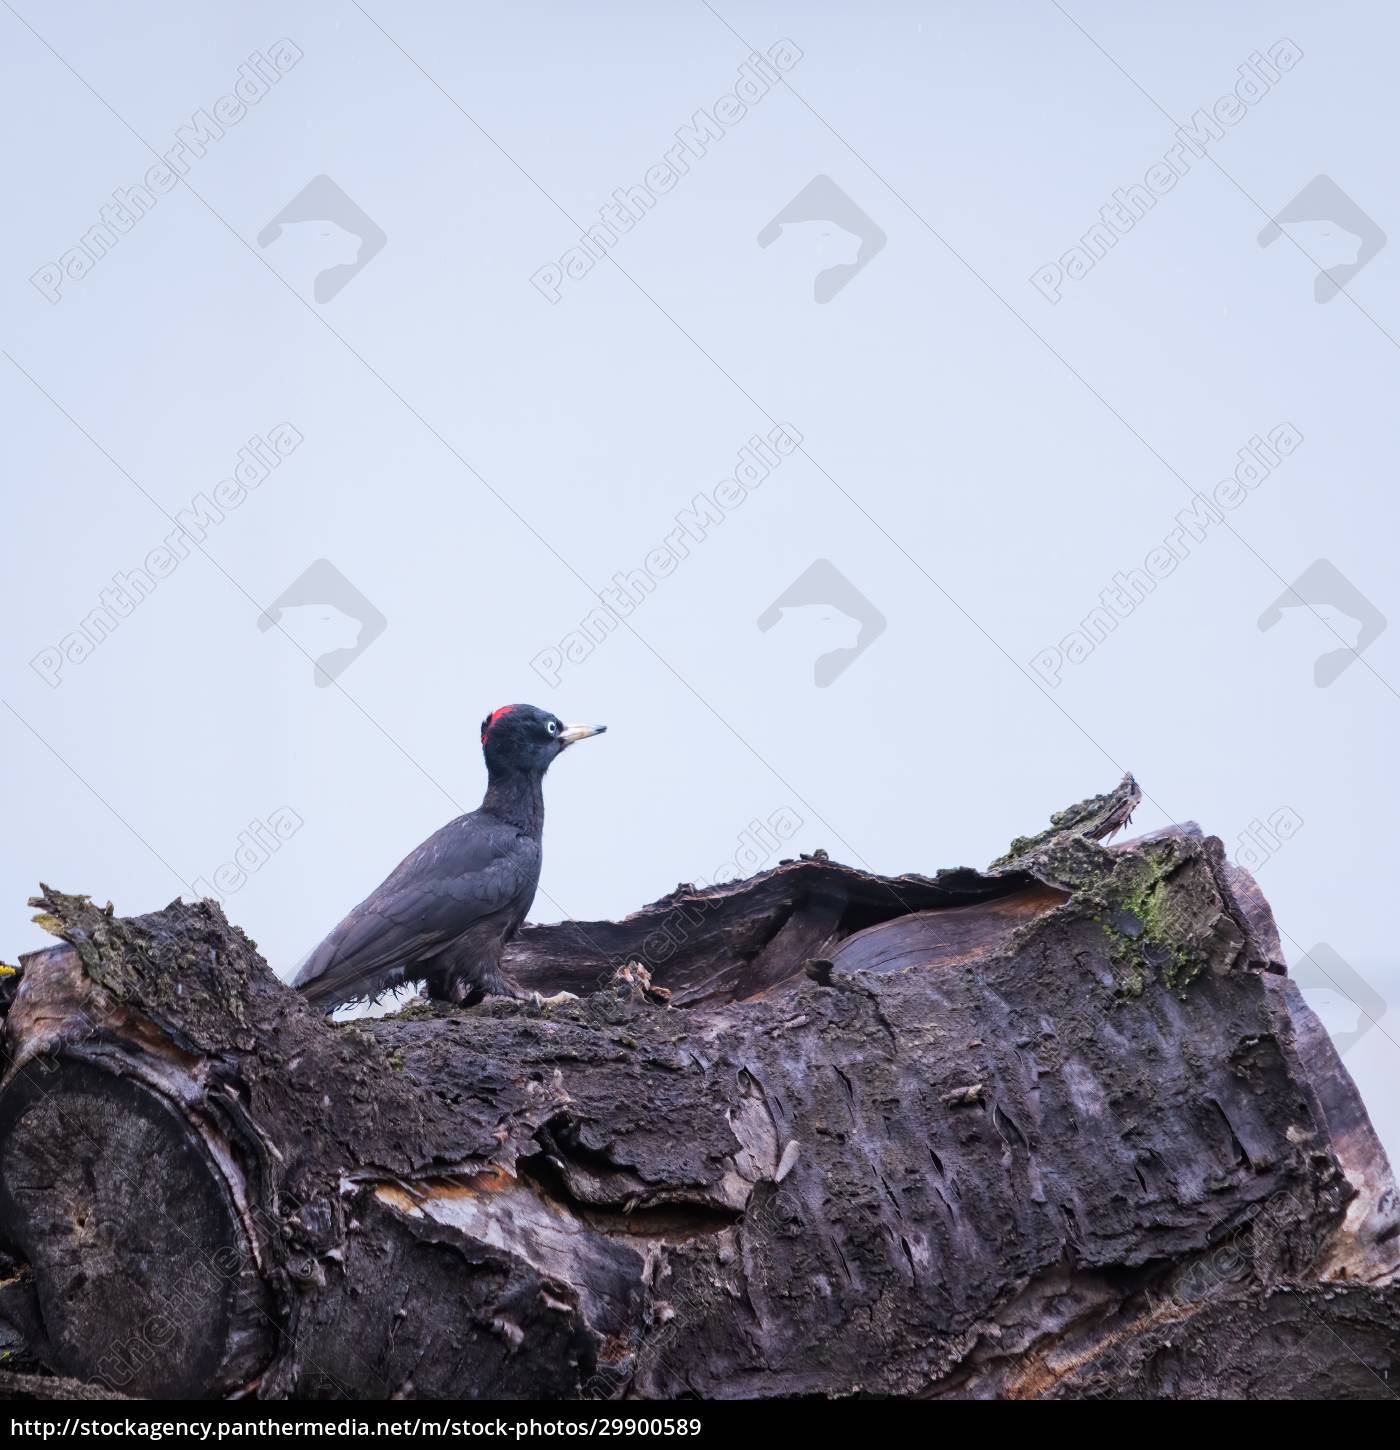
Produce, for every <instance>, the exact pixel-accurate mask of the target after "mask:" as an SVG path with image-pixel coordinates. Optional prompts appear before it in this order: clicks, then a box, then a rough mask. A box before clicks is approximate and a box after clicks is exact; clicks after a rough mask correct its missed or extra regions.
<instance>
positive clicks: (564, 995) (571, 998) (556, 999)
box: [529, 992, 578, 1007]
mask: <svg viewBox="0 0 1400 1450" xmlns="http://www.w3.org/2000/svg"><path fill="white" fill-rule="evenodd" d="M529 1000H530V1003H531V1005H532V1006H535V1007H562V1006H563V1005H564V1003H565V1002H577V1001H578V993H577V992H556V993H555V994H554V995H553V996H552V997H541V996H540V994H539V993H538V992H531V993H530V997H529Z"/></svg>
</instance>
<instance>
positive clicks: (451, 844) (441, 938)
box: [292, 811, 540, 1006]
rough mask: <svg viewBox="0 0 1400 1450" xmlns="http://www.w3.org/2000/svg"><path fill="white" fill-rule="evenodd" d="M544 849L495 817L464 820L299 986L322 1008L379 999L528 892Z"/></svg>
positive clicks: (368, 903) (336, 941)
mask: <svg viewBox="0 0 1400 1450" xmlns="http://www.w3.org/2000/svg"><path fill="white" fill-rule="evenodd" d="M539 861H540V855H539V844H538V843H537V842H535V841H533V840H531V839H530V838H529V837H528V836H524V835H522V834H521V833H520V832H519V831H517V830H516V829H515V828H514V827H513V826H508V825H506V824H505V823H504V822H502V821H498V820H496V819H495V818H494V817H492V816H485V815H482V814H481V813H480V812H477V811H474V812H473V813H472V814H471V815H468V816H459V817H458V818H457V819H456V820H455V821H450V822H449V823H448V824H447V825H445V826H444V827H443V828H442V829H441V830H439V831H437V832H435V833H434V834H433V835H431V836H429V837H428V839H427V840H426V841H424V842H423V844H422V845H421V846H419V847H418V849H417V850H416V851H413V852H412V853H411V854H410V855H408V856H406V857H405V858H404V859H403V860H402V861H401V862H399V864H398V865H397V866H396V867H395V868H394V870H393V872H392V873H391V874H390V875H389V876H388V878H387V879H386V880H385V881H384V882H383V884H382V885H380V886H379V887H377V888H376V889H375V890H374V891H373V892H371V893H370V895H369V896H367V897H366V898H365V899H364V900H363V901H362V902H361V903H360V904H359V905H358V906H357V907H356V908H355V909H354V910H353V911H352V912H351V913H350V914H349V915H348V916H347V917H346V918H345V920H344V921H342V922H341V923H340V925H339V926H337V927H336V928H335V929H334V930H333V931H332V932H331V934H330V935H329V936H328V937H327V938H326V939H325V941H323V942H322V943H321V945H320V946H318V947H317V948H316V950H315V951H313V952H312V953H311V955H310V956H309V957H307V959H306V961H305V962H304V963H302V965H301V967H300V969H299V970H298V972H297V974H296V977H295V979H294V980H293V983H292V985H293V986H294V987H297V988H300V989H301V990H302V991H303V992H305V993H306V995H307V997H308V998H309V999H310V1000H311V1001H312V1002H315V1003H317V1004H318V1005H321V1006H329V1005H331V1004H333V1003H339V1002H348V1001H351V1000H353V999H354V998H356V997H364V996H373V995H375V994H376V993H377V992H380V991H382V990H383V989H384V988H385V987H386V986H389V985H393V983H392V981H391V980H390V979H391V978H392V977H393V974H394V973H395V971H396V969H398V968H402V967H411V966H412V964H413V963H414V962H415V961H419V960H421V959H423V958H424V957H427V956H430V955H432V954H433V953H434V952H435V951H438V950H440V949H441V948H442V947H444V946H446V945H447V944H448V943H449V942H451V941H453V940H454V939H455V938H456V937H459V936H461V934H462V933H463V932H464V931H466V930H467V929H468V928H469V927H470V926H471V925H472V924H473V922H476V921H480V920H481V919H482V918H483V917H486V916H490V915H492V914H493V913H494V912H497V911H500V910H501V909H502V908H503V907H506V906H508V905H509V904H510V903H511V902H512V901H513V900H515V899H517V898H518V897H520V896H521V895H523V894H525V893H526V892H527V891H528V890H529V888H530V886H531V884H532V879H533V878H537V876H538V872H539Z"/></svg>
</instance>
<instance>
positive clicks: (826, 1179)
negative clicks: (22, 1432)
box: [0, 777, 1400, 1398]
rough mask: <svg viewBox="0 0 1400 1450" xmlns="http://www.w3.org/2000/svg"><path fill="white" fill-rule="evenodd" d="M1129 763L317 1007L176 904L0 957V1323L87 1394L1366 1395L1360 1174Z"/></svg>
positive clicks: (1238, 925)
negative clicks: (921, 849)
mask: <svg viewBox="0 0 1400 1450" xmlns="http://www.w3.org/2000/svg"><path fill="white" fill-rule="evenodd" d="M1137 799H1138V793H1137V788H1136V786H1135V784H1134V783H1133V781H1132V780H1131V778H1130V777H1129V778H1127V779H1125V781H1124V782H1123V784H1122V785H1120V786H1119V787H1118V789H1117V790H1115V791H1113V792H1111V793H1109V794H1108V795H1106V796H1101V797H1096V798H1094V799H1093V800H1090V801H1086V802H1084V803H1082V804H1081V805H1079V806H1076V807H1072V808H1070V809H1069V810H1068V811H1064V812H1061V813H1059V815H1057V816H1056V817H1055V818H1054V821H1053V823H1052V826H1051V828H1050V829H1049V830H1048V831H1045V832H1043V833H1041V835H1039V836H1037V837H1033V838H1029V839H1022V840H1019V841H1017V842H1016V843H1015V844H1014V845H1013V848H1012V850H1011V852H1009V853H1008V855H1007V856H1005V857H1003V858H1002V859H1001V860H1000V861H998V862H996V863H994V865H993V866H992V867H990V868H988V869H987V870H986V871H981V872H979V871H973V870H969V869H967V868H959V869H957V870H953V871H944V872H940V873H939V874H938V875H936V876H934V877H925V876H917V875H910V876H901V877H893V878H882V877H877V876H873V875H871V874H869V873H866V872H863V871H858V870H855V869H853V868H850V867H845V866H839V865H836V864H834V863H832V862H829V861H827V860H826V859H825V858H824V857H820V856H818V857H814V858H809V857H804V858H802V859H800V860H796V861H791V862H784V863H783V864H782V865H780V866H778V867H777V868H776V869H774V870H771V871H767V872H764V873H762V874H761V875H758V876H755V877H753V878H751V879H749V880H746V881H736V882H732V883H728V884H726V885H721V886H715V887H709V888H705V889H696V888H693V887H689V886H682V887H679V888H678V889H677V890H676V891H675V892H674V893H672V894H671V895H670V896H668V897H666V898H664V899H663V900H662V901H659V902H657V903H655V904H654V905H652V906H650V907H647V908H645V909H644V910H642V911H639V912H637V913H635V914H634V915H632V916H630V917H628V918H626V919H625V920H623V921H620V922H586V923H578V922H571V923H563V924H560V925H555V926H537V927H529V928H526V930H525V931H523V932H522V933H521V934H520V936H519V937H518V939H517V940H516V942H515V943H513V944H512V948H511V950H510V953H509V955H508V959H507V967H508V970H509V971H510V972H511V973H512V974H513V975H514V976H515V977H516V978H517V979H518V980H519V981H521V982H522V983H524V984H525V985H527V986H531V987H536V988H538V989H539V990H540V991H542V992H556V991H559V990H561V989H568V990H571V991H574V992H577V993H579V994H580V1000H579V1001H577V1002H573V1003H568V1004H566V1005H563V1006H559V1007H553V1008H547V1009H542V1008H540V1007H536V1006H532V1005H530V1004H528V1003H521V1002H515V1001H499V1000H493V1001H490V1002H488V1003H486V1004H484V1005H483V1006H481V1007H478V1008H474V1009H470V1010H463V1009H459V1008H455V1007H451V1006H447V1005H443V1004H432V1005H419V1006H415V1007H412V1008H410V1009H408V1010H406V1011H403V1012H400V1013H399V1014H397V1015H395V1016H392V1017H387V1018H381V1019H375V1020H368V1019H360V1020H355V1021H351V1022H347V1023H334V1022H331V1021H328V1020H326V1019H325V1018H323V1017H322V1016H320V1015H319V1014H318V1013H317V1012H315V1011H313V1010H312V1009H311V1008H310V1007H309V1006H308V1005H307V1004H306V1003H305V1002H304V1001H303V1000H302V999H301V998H300V997H299V995H298V994H297V993H296V992H294V991H293V990H292V989H290V988H289V987H287V986H285V985H284V984H283V983H281V982H280V981H278V980H277V979H276V978H275V977H274V976H273V975H272V973H271V972H270V971H269V970H268V968H267V966H266V965H265V963H264V962H263V961H262V960H261V958H260V957H259V956H258V953H257V950H256V948H255V946H254V944H253V943H252V942H251V941H249V940H248V938H247V937H246V936H244V935H243V933H242V932H241V931H239V930H238V929H237V928H236V927H232V926H230V925H229V924H228V923H227V922H226V921H225V919H224V917H223V914H222V913H221V911H220V910H219V908H218V907H217V906H215V905H213V904H212V903H209V902H201V903H198V904H197V905H194V906H187V905H183V904H181V903H175V904H173V905H172V906H170V907H168V908H166V909H165V910H164V911H160V912H155V913H153V914H150V915H147V916H140V917H133V918H119V917H117V916H115V915H114V914H113V912H112V909H111V907H110V906H109V907H107V908H106V909H101V908H98V907H95V906H93V905H92V904H91V903H90V902H89V901H87V900H86V898H82V897H73V896H65V895H63V894H61V893H59V892H57V891H53V890H50V889H48V888H44V890H43V894H42V896H40V897H38V898H36V905H38V906H39V907H40V909H41V912H42V916H41V920H43V921H44V922H45V924H46V925H47V926H48V927H49V929H50V930H52V931H53V932H54V934H55V935H57V936H58V937H60V938H61V939H62V943H63V944H62V945H60V946H57V947H53V948H49V949H47V950H45V951H41V952H36V953H33V954H32V955H30V956H28V957H27V958H25V959H24V961H23V963H22V966H21V970H20V972H19V973H18V975H17V977H16V978H13V979H9V980H8V982H6V981H5V980H4V979H0V1008H7V1009H8V1015H7V1019H6V1022H5V1031H4V1039H3V1041H4V1062H3V1067H4V1078H3V1083H0V1250H3V1253H4V1254H5V1255H7V1256H8V1261H7V1263H6V1264H0V1269H5V1270H6V1272H5V1273H4V1276H3V1279H2V1280H0V1348H4V1347H5V1342H4V1339H3V1336H8V1349H9V1354H8V1362H9V1364H12V1365H13V1366H14V1367H16V1368H18V1369H20V1370H22V1371H28V1372H29V1373H27V1374H26V1375H25V1376H24V1382H25V1384H32V1383H33V1377H34V1375H45V1374H48V1375H56V1376H59V1375H61V1376H67V1377H69V1378H70V1379H71V1380H76V1381H80V1382H83V1383H86V1384H89V1385H91V1386H94V1387H95V1389H94V1391H93V1392H98V1391H101V1390H104V1389H105V1390H106V1391H108V1392H120V1393H123V1394H128V1395H153V1394H160V1395H182V1396H224V1395H232V1394H246V1393H255V1394H257V1395H260V1396H264V1397H269V1398H276V1397H285V1396H297V1397H303V1396H317V1397H328V1396H376V1397H377V1396H385V1395H393V1396H402V1397H433V1398H438V1397H475V1396H493V1397H494V1396H507V1397H509V1396H521V1397H546V1398H549V1397H577V1396H596V1397H617V1396H635V1397H643V1398H654V1397H671V1396H676V1395H683V1394H684V1395H700V1396H704V1397H714V1396H725V1397H736V1396H769V1395H795V1394H807V1395H812V1394H816V1395H851V1394H857V1393H878V1394H899V1395H919V1396H927V1397H937V1396H987V1397H991V1396H1000V1397H1081V1396H1090V1395H1093V1396H1107V1397H1128V1396H1139V1395H1143V1396H1165V1397H1176V1396H1181V1397H1185V1396H1219V1395H1251V1396H1262V1395H1276V1396H1299V1397H1302V1396H1312V1395H1317V1394H1327V1395H1341V1396H1357V1397H1361V1396H1369V1395H1379V1396H1388V1395H1389V1394H1391V1393H1393V1389H1392V1388H1391V1387H1392V1386H1393V1384H1394V1383H1395V1375H1396V1372H1397V1369H1400V1364H1398V1363H1397V1361H1400V1288H1397V1286H1396V1279H1397V1274H1400V1208H1398V1207H1397V1202H1396V1194H1395V1188H1394V1184H1393V1182H1392V1181H1391V1176H1390V1170H1389V1167H1388V1165H1387V1164H1386V1161H1385V1157H1384V1155H1383V1153H1382V1152H1381V1149H1380V1146H1379V1144H1378V1142H1377V1140H1376V1138H1375V1134H1374V1132H1373V1131H1372V1129H1371V1126H1370V1123H1369V1121H1368V1120H1367V1117H1366V1114H1365V1112H1364V1110H1363V1108H1362V1106H1361V1104H1360V1102H1359V1100H1358V1098H1357V1096H1356V1092H1355V1089H1354V1087H1353V1086H1352V1084H1351V1081H1350V1079H1349V1078H1348V1077H1347V1075H1346V1073H1345V1071H1344V1070H1343V1068H1342V1066H1341V1063H1340V1062H1339V1060H1338V1059H1337V1057H1336V1054H1335V1052H1334V1051H1333V1049H1332V1047H1331V1045H1330V1043H1329V1042H1328V1040H1327V1038H1326V1036H1325V1034H1324V1033H1323V1032H1322V1031H1321V1029H1320V1027H1319V1025H1318V1023H1317V1021H1316V1019H1315V1018H1314V1017H1313V1015H1312V1014H1311V1013H1310V1012H1309V1011H1308V1009H1307V1008H1306V1006H1305V1005H1304V1004H1303V1002H1302V999H1301V997H1300V996H1299V994H1298V992H1297V990H1296V988H1295V987H1294V986H1293V985H1292V983H1291V982H1290V981H1289V980H1288V978H1287V977H1286V975H1285V972H1284V966H1283V958H1282V953H1281V951H1280V949H1279V943H1278V937H1277V933H1276V932H1275V930H1274V925H1273V920H1272V916H1271V914H1270V911H1269V908H1268V906H1267V904H1266V903H1265V902H1264V900H1263V898H1262V897H1261V896H1260V894H1259V892H1258V890H1257V887H1256V886H1255V885H1254V883H1253V882H1252V880H1250V878H1249V877H1248V876H1247V875H1246V874H1245V873H1243V872H1242V871H1240V870H1238V869H1237V868H1234V867H1233V866H1231V865H1230V864H1229V863H1228V862H1227V861H1226V859H1225V857H1224V854H1223V851H1222V848H1221V845H1220V843H1219V841H1218V840H1216V839H1215V838H1213V837H1208V836H1204V835H1202V834H1201V833H1200V831H1199V830H1197V829H1196V828H1195V827H1186V828H1180V829H1173V830H1171V831H1167V832H1162V833H1159V834H1157V835H1155V836H1150V837H1144V838H1141V839H1139V840H1137V841H1133V842H1129V843H1127V844H1121V845H1117V846H1108V845H1105V844H1103V840H1104V838H1105V837H1107V836H1108V835H1110V834H1111V833H1112V832H1114V831H1116V830H1117V829H1119V828H1120V827H1121V826H1122V825H1123V824H1124V823H1125V822H1126V820H1127V818H1128V816H1129V814H1130V812H1131V810H1132V808H1133V806H1134V805H1135V804H1136V802H1137Z"/></svg>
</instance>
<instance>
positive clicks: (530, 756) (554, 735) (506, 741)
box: [481, 705, 608, 775]
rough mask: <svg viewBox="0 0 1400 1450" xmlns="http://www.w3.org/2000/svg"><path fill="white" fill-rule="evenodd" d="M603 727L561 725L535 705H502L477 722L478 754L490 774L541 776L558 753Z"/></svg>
mask: <svg viewBox="0 0 1400 1450" xmlns="http://www.w3.org/2000/svg"><path fill="white" fill-rule="evenodd" d="M607 728H608V727H607V726H606V725H565V724H564V722H563V721H562V720H561V719H560V718H559V717H558V716H557V715H551V714H550V712H549V711H548V710H541V709H540V708H539V707H538V706H537V705H502V706H501V708H500V709H499V710H493V711H492V712H491V713H490V714H489V715H488V716H487V717H486V718H485V719H484V720H483V721H482V722H481V751H482V754H483V755H485V757H486V768H487V770H488V771H490V773H491V774H492V775H503V774H516V773H521V772H523V773H527V774H535V775H543V774H544V772H545V771H546V770H548V769H549V766H550V762H551V761H553V759H554V757H555V756H556V755H558V754H559V753H560V751H562V750H566V749H567V748H568V747H569V746H570V745H572V744H573V743H574V742H575V741H576V740H587V739H588V737H589V736H590V735H601V734H602V733H603V731H604V730H606V729H607Z"/></svg>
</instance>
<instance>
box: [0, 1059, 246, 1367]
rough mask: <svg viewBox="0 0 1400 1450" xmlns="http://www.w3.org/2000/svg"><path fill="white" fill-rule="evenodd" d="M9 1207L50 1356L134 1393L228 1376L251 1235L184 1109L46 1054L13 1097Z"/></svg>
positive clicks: (3, 1125) (4, 1185)
mask: <svg viewBox="0 0 1400 1450" xmlns="http://www.w3.org/2000/svg"><path fill="white" fill-rule="evenodd" d="M0 1217H3V1218H4V1219H5V1220H6V1222H8V1223H10V1224H12V1225H13V1226H14V1230H13V1232H14V1241H15V1247H16V1248H17V1249H18V1250H19V1251H20V1252H21V1253H22V1254H23V1256H24V1258H25V1260H26V1261H27V1263H28V1265H29V1267H30V1271H31V1273H32V1276H33V1284H34V1290H35V1293H36V1296H37V1299H38V1302H39V1304H40V1306H41V1309H42V1323H43V1332H44V1335H45V1338H46V1340H47V1344H46V1346H45V1352H46V1355H47V1356H48V1357H51V1359H52V1360H53V1361H54V1362H56V1363H60V1364H62V1365H64V1366H65V1367H66V1369H67V1370H68V1372H69V1373H70V1374H72V1375H75V1376H76V1377H78V1378H79V1379H83V1380H88V1381H93V1382H96V1383H97V1384H100V1385H104V1386H106V1387H107V1388H109V1389H112V1390H117V1391H121V1392H123V1393H126V1394H137V1395H158V1396H189V1395H200V1394H205V1393H207V1392H208V1389H209V1387H210V1385H211V1383H213V1382H216V1381H217V1379H218V1374H219V1370H220V1367H221V1364H222V1362H223V1360H224V1358H225V1354H226V1349H227V1346H228V1343H229V1339H230V1332H231V1329H232V1325H233V1320H234V1313H235V1300H236V1297H237V1292H238V1282H239V1269H240V1267H241V1265H242V1261H243V1253H244V1251H243V1243H242V1232H241V1229H240V1227H239V1224H238V1221H237V1216H236V1214H235V1211H234V1205H233V1201H232V1198H231V1196H230V1194H229V1191H228V1188H227V1186H226V1185H225V1183H224V1182H223V1180H222V1178H221V1177H220V1174H219V1171H218V1169H217V1167H216V1165H215V1163H214V1161H213V1159H212V1157H211V1156H210V1154H209V1152H208V1150H207V1149H206V1148H205V1147H204V1145H203V1143H202V1141H201V1139H200V1138H199V1136H198V1135H197V1134H195V1133H192V1132H191V1131H190V1124H189V1122H188V1120H187V1119H186V1118H185V1116H184V1115H183V1114H181V1113H180V1112H179V1111H178V1109H176V1108H175V1107H174V1106H173V1105H172V1104H171V1103H170V1102H169V1100H168V1099H166V1098H165V1097H164V1096H163V1095H161V1094H160V1093H157V1092H154V1091H152V1090H150V1089H149V1088H146V1087H144V1086H142V1085H141V1084H140V1083H137V1082H135V1081H133V1080H132V1079H130V1078H129V1077H126V1076H122V1075H119V1074H113V1073H109V1072H104V1071H102V1070H101V1069H99V1068H95V1067H92V1066H89V1065H87V1064H85V1063H81V1062H76V1061H73V1060H71V1059H55V1058H52V1057H45V1058H39V1059H36V1060H34V1061H31V1062H30V1063H29V1064H28V1065H27V1067H26V1069H25V1070H24V1071H23V1073H22V1074H20V1076H19V1077H18V1078H17V1080H16V1081H15V1082H14V1083H13V1084H12V1085H11V1087H10V1088H9V1089H8V1091H7V1092H6V1093H5V1095H4V1098H3V1100H2V1101H0Z"/></svg>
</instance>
